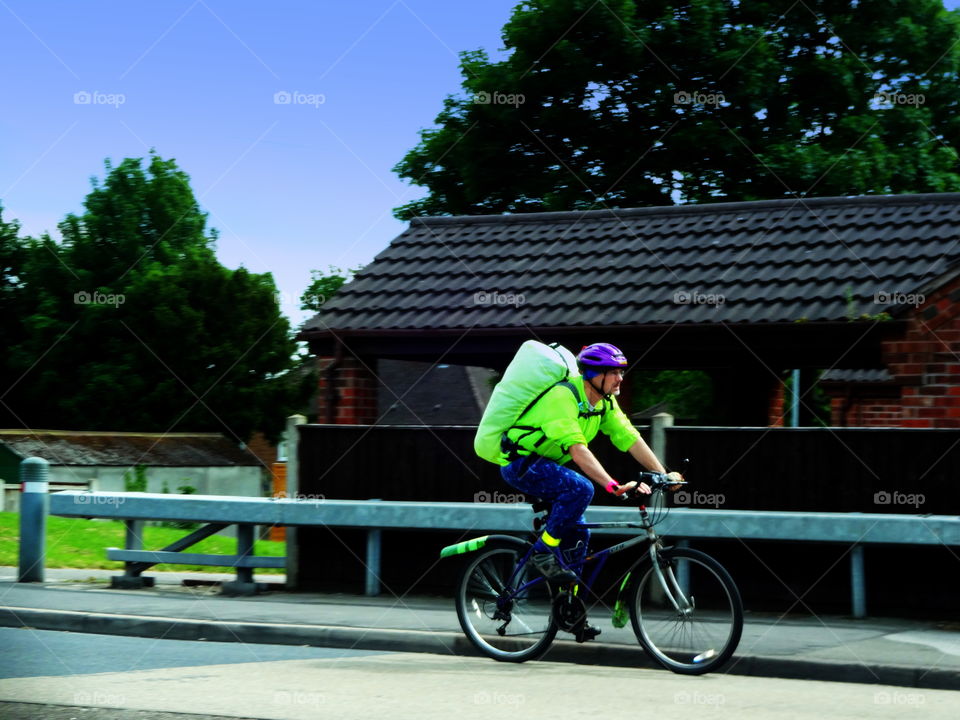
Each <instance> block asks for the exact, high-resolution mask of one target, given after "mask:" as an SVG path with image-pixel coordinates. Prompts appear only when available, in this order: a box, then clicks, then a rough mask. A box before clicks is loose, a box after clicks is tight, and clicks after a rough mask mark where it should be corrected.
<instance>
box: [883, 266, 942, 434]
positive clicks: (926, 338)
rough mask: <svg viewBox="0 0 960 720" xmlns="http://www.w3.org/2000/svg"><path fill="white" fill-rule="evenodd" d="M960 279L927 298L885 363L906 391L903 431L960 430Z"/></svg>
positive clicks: (887, 346)
mask: <svg viewBox="0 0 960 720" xmlns="http://www.w3.org/2000/svg"><path fill="white" fill-rule="evenodd" d="M958 301H960V279H957V280H954V281H952V282H950V283H948V284H947V285H945V286H944V287H942V288H940V289H938V290H937V291H936V292H934V293H932V294H931V295H930V296H929V297H927V298H925V302H924V303H923V304H922V305H921V306H920V307H918V308H917V309H916V310H915V311H914V312H913V314H912V317H911V318H910V323H909V326H908V329H907V332H906V335H905V336H904V337H903V338H902V339H898V340H889V341H886V342H884V343H883V345H882V350H883V359H884V361H885V362H886V364H887V367H888V368H889V370H890V373H891V374H892V375H893V376H894V378H895V380H896V382H897V383H898V384H899V385H900V386H901V387H902V390H901V406H902V415H901V418H900V423H899V425H900V426H901V427H919V428H923V427H934V428H960V302H958Z"/></svg>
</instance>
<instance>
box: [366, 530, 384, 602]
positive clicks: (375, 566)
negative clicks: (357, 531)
mask: <svg viewBox="0 0 960 720" xmlns="http://www.w3.org/2000/svg"><path fill="white" fill-rule="evenodd" d="M382 533H383V531H382V530H380V529H379V528H376V529H374V530H367V577H366V580H367V582H366V589H365V594H366V595H370V596H374V595H379V594H380V548H381V540H382Z"/></svg>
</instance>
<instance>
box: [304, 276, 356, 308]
mask: <svg viewBox="0 0 960 720" xmlns="http://www.w3.org/2000/svg"><path fill="white" fill-rule="evenodd" d="M362 269H363V266H359V267H355V268H353V269H351V270H343V269H342V268H338V267H334V266H333V265H330V266H328V267H327V271H326V272H321V271H320V270H311V271H310V284H309V285H308V286H307V289H306V290H304V291H303V294H302V295H301V296H300V309H301V310H311V311H313V312H320V310H321V309H323V304H324V303H325V302H326V301H327V300H329V299H330V298H332V297H333V295H334V294H335V293H336V292H337V290H339V289H340V288H341V287H343V285H344V284H345V283H348V282H350V280H352V279H353V276H354V275H356V274H357V273H358V272H360V271H361V270H362Z"/></svg>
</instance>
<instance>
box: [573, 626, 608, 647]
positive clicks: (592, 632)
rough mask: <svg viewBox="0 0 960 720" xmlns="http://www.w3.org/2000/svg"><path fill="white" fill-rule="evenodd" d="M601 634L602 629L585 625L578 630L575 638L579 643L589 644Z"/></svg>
mask: <svg viewBox="0 0 960 720" xmlns="http://www.w3.org/2000/svg"><path fill="white" fill-rule="evenodd" d="M601 632H602V631H601V630H600V628H598V627H593V626H592V625H588V624H586V623H584V625H583V627H582V628H580V629H579V630H577V634H576V635H575V638H576V641H577V642H578V643H582V642H587V641H588V640H593V639H594V638H596V637H597V635H599V634H600V633H601Z"/></svg>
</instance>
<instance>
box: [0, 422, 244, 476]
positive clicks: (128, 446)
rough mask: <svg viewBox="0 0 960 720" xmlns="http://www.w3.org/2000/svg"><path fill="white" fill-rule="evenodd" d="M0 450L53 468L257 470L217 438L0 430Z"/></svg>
mask: <svg viewBox="0 0 960 720" xmlns="http://www.w3.org/2000/svg"><path fill="white" fill-rule="evenodd" d="M0 445H2V446H5V447H7V448H8V449H9V450H12V451H13V452H14V453H16V454H17V455H19V456H20V457H22V458H28V457H32V456H36V457H42V458H43V459H44V460H47V461H48V462H49V463H50V464H51V465H114V466H121V467H130V466H133V465H148V466H150V467H161V466H167V467H218V466H224V467H226V466H238V465H241V466H246V465H259V464H260V462H259V461H258V460H257V458H256V457H255V456H254V455H253V454H252V453H250V452H247V451H246V450H243V449H241V448H239V447H237V445H235V444H234V443H232V442H231V441H230V440H228V439H227V438H225V437H224V436H223V435H219V434H217V433H196V434H193V433H120V432H118V433H113V432H73V431H65V430H0Z"/></svg>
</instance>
